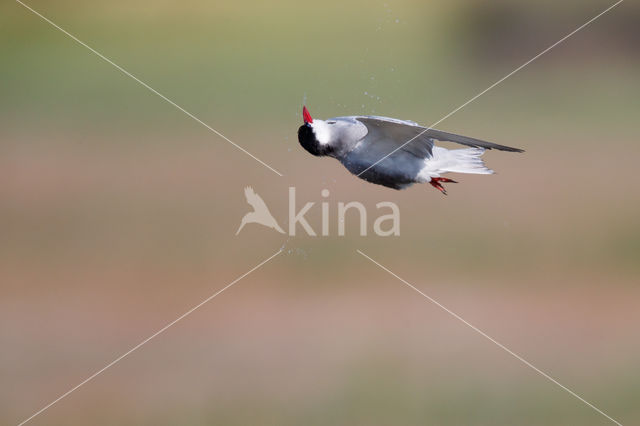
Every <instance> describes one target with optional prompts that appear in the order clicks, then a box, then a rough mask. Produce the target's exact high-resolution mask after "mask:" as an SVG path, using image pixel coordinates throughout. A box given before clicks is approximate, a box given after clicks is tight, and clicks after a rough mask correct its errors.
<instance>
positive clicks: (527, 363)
mask: <svg viewBox="0 0 640 426" xmlns="http://www.w3.org/2000/svg"><path fill="white" fill-rule="evenodd" d="M356 251H357V252H358V253H359V254H361V255H362V256H364V257H365V258H367V259H368V260H370V261H371V262H373V263H375V264H376V265H378V266H379V267H380V268H381V269H383V270H385V271H387V272H388V273H389V274H391V275H393V276H394V277H395V278H397V279H398V280H400V281H402V282H403V283H404V284H406V285H407V286H408V287H409V288H411V289H413V290H415V291H416V292H418V293H419V294H420V295H422V297H424V298H425V299H427V300H429V301H430V302H431V303H433V304H435V305H437V306H438V307H440V308H442V309H443V310H444V311H445V312H447V313H448V314H449V315H451V316H453V317H454V318H455V319H457V320H459V321H460V322H462V323H463V324H464V325H466V326H468V327H469V328H471V329H472V330H473V331H475V332H477V333H478V334H480V335H481V336H483V337H485V338H487V339H488V340H489V341H491V342H492V343H494V344H495V345H496V346H498V347H499V348H500V349H502V350H504V351H505V352H507V353H508V354H509V355H511V356H513V357H514V358H516V359H517V360H518V361H520V362H522V363H523V364H525V365H526V366H527V367H529V368H531V369H533V370H534V371H535V372H537V373H539V374H540V375H542V376H543V377H545V378H546V379H548V380H550V381H551V382H553V383H555V384H556V385H558V386H560V387H561V388H562V389H564V390H565V391H567V392H569V393H570V394H571V395H573V396H574V397H576V398H578V399H579V400H580V401H582V402H584V403H585V404H587V405H588V406H589V407H591V408H593V409H594V410H596V411H597V412H598V413H600V414H602V415H603V416H605V417H606V418H607V419H609V420H611V421H612V422H613V423H615V424H617V425H618V426H622V424H621V423H620V422H618V421H616V420H614V419H613V418H611V417H610V416H609V415H607V414H606V413H605V412H604V411H602V410H600V409H599V408H598V407H596V406H595V405H593V404H592V403H590V402H589V401H587V400H585V399H584V398H582V397H581V396H580V395H578V394H577V393H575V392H574V391H572V390H571V389H569V388H568V387H566V386H564V385H563V384H562V383H560V382H558V381H557V380H556V379H554V378H553V377H551V376H550V375H548V374H547V373H545V372H544V371H542V370H540V369H539V368H538V367H536V366H535V365H533V364H531V363H530V362H529V361H527V360H526V359H524V358H522V357H521V356H520V355H518V354H517V353H515V352H513V351H512V350H511V349H509V348H507V347H506V346H505V345H503V344H502V343H500V342H498V341H497V340H496V339H494V338H493V337H491V336H489V335H488V334H487V333H485V332H484V331H482V330H480V329H479V328H478V327H476V326H475V325H473V324H471V323H469V322H468V321H467V320H465V319H464V318H462V317H461V316H460V315H458V314H456V313H455V312H453V311H452V310H450V309H449V308H447V307H446V306H444V305H442V304H441V303H440V302H438V301H437V300H435V299H434V298H432V297H431V296H429V295H427V294H426V293H424V292H422V291H421V290H420V289H418V288H417V287H415V286H414V285H412V284H411V283H409V282H408V281H406V280H404V279H403V278H400V277H399V276H398V275H396V274H395V273H393V272H392V271H391V270H389V269H388V268H386V267H384V266H382V265H381V264H380V263H378V262H376V261H375V260H373V259H372V258H370V257H369V256H367V255H366V254H364V253H363V252H362V251H360V250H356Z"/></svg>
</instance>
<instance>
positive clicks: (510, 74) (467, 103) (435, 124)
mask: <svg viewBox="0 0 640 426" xmlns="http://www.w3.org/2000/svg"><path fill="white" fill-rule="evenodd" d="M623 1H624V0H618V1H617V2H616V3H614V4H612V5H611V6H609V7H608V8H606V9H605V10H603V11H602V12H600V13H599V14H597V15H596V16H594V17H593V18H591V19H589V20H588V21H587V22H585V23H584V24H582V25H580V26H579V27H578V28H576V29H575V30H573V31H571V32H570V33H569V34H567V35H566V36H564V37H562V38H561V39H560V40H558V41H556V42H555V43H553V44H552V45H551V46H549V47H547V48H546V49H544V50H543V51H542V52H540V53H538V54H537V55H536V56H534V57H533V58H531V59H529V60H528V61H527V62H525V63H524V64H522V65H520V66H519V67H518V68H516V69H515V70H513V71H511V72H510V73H509V74H507V75H505V76H504V77H502V78H501V79H500V80H498V81H496V82H495V83H493V84H492V85H491V86H489V87H487V88H486V89H484V90H483V91H482V92H480V93H478V94H477V95H475V96H474V97H472V98H471V99H469V100H468V101H467V102H465V103H463V104H462V105H460V106H459V107H458V108H456V109H454V110H453V111H451V112H450V113H449V114H447V115H445V116H444V117H442V118H441V119H440V120H438V121H436V122H435V123H433V124H432V125H430V126H429V127H427V128H426V129H424V130H423V131H422V132H420V133H418V134H417V135H416V136H414V137H412V138H411V139H409V140H408V141H406V142H405V143H403V144H402V145H400V146H399V147H397V148H396V149H394V150H393V151H391V152H390V153H388V154H387V155H385V156H384V157H382V158H381V159H379V160H378V161H376V162H375V163H373V164H372V165H370V166H369V167H367V168H366V169H364V170H363V171H361V172H360V173H358V175H357V176H361V175H362V174H363V173H364V172H366V171H367V170H369V169H370V168H372V167H373V166H375V165H376V164H378V163H380V162H381V161H383V160H385V159H386V158H388V157H389V156H390V155H393V154H394V153H395V152H397V151H398V150H400V149H402V148H404V147H405V146H406V145H407V144H409V143H411V142H413V141H414V140H415V139H417V138H419V137H420V136H422V135H423V134H424V133H425V132H427V131H429V130H431V129H433V127H434V126H437V125H438V124H440V123H442V122H443V121H444V120H446V119H447V118H449V117H451V116H452V115H453V114H455V113H456V112H458V111H460V110H461V109H462V108H464V107H466V106H467V105H469V104H470V103H471V102H473V101H475V100H476V99H478V98H479V97H480V96H482V95H484V94H485V93H487V92H488V91H489V90H491V89H493V88H494V87H496V86H497V85H498V84H500V83H502V82H503V81H505V80H506V79H508V78H509V77H511V76H512V75H514V74H515V73H517V72H518V71H520V70H521V69H522V68H524V67H526V66H527V65H529V64H530V63H531V62H533V61H535V60H536V59H538V58H539V57H540V56H542V55H544V54H545V53H547V52H548V51H550V50H551V49H553V48H554V47H556V46H557V45H559V44H560V43H562V42H563V41H565V40H566V39H568V38H569V37H571V36H572V35H574V34H575V33H577V32H578V31H580V30H582V29H583V28H585V27H586V26H587V25H589V24H591V23H592V22H593V21H595V20H596V19H598V18H600V17H601V16H602V15H604V14H605V13H607V12H609V11H610V10H611V9H613V8H614V7H616V6H617V5H619V4H620V3H622V2H623Z"/></svg>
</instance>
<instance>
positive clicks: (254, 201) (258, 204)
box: [244, 186, 269, 211]
mask: <svg viewBox="0 0 640 426" xmlns="http://www.w3.org/2000/svg"><path fill="white" fill-rule="evenodd" d="M244 196H245V198H246V199H247V203H249V205H250V206H251V207H253V210H255V211H260V210H267V211H268V210H269V209H268V208H267V205H266V204H265V203H264V200H263V199H262V198H261V197H260V196H259V195H258V194H256V192H255V191H254V190H253V188H252V187H250V186H247V187H246V188H245V189H244Z"/></svg>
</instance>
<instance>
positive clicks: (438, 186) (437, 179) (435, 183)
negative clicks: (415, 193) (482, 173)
mask: <svg viewBox="0 0 640 426" xmlns="http://www.w3.org/2000/svg"><path fill="white" fill-rule="evenodd" d="M441 182H443V183H458V182H456V181H455V180H453V179H449V178H443V177H433V178H431V181H430V182H429V183H430V184H431V186H433V187H434V188H435V189H437V190H438V191H440V192H442V193H443V194H444V195H447V190H446V189H444V186H442V185H441V184H440V183H441Z"/></svg>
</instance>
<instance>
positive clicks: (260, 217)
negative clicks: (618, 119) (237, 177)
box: [236, 186, 284, 235]
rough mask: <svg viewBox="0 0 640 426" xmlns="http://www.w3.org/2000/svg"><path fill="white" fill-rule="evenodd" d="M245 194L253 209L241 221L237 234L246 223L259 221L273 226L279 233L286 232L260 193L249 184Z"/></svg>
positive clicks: (270, 226) (267, 225) (269, 226)
mask: <svg viewBox="0 0 640 426" xmlns="http://www.w3.org/2000/svg"><path fill="white" fill-rule="evenodd" d="M244 196H245V198H246V199H247V203H249V205H250V206H251V207H253V211H252V212H249V213H247V214H245V215H244V217H243V218H242V221H241V222H240V227H239V228H238V231H237V232H236V235H238V234H239V233H240V231H241V230H242V228H243V227H244V225H246V224H247V223H259V224H260V225H264V226H266V227H268V228H273V229H275V230H276V231H278V232H279V233H281V234H284V231H283V230H282V228H280V225H278V222H276V219H275V218H274V217H273V215H272V214H271V212H270V211H269V208H268V207H267V205H266V204H265V202H264V200H263V199H262V198H261V197H260V196H259V195H258V194H256V192H255V191H254V190H253V188H251V187H250V186H247V187H246V188H245V189H244Z"/></svg>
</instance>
